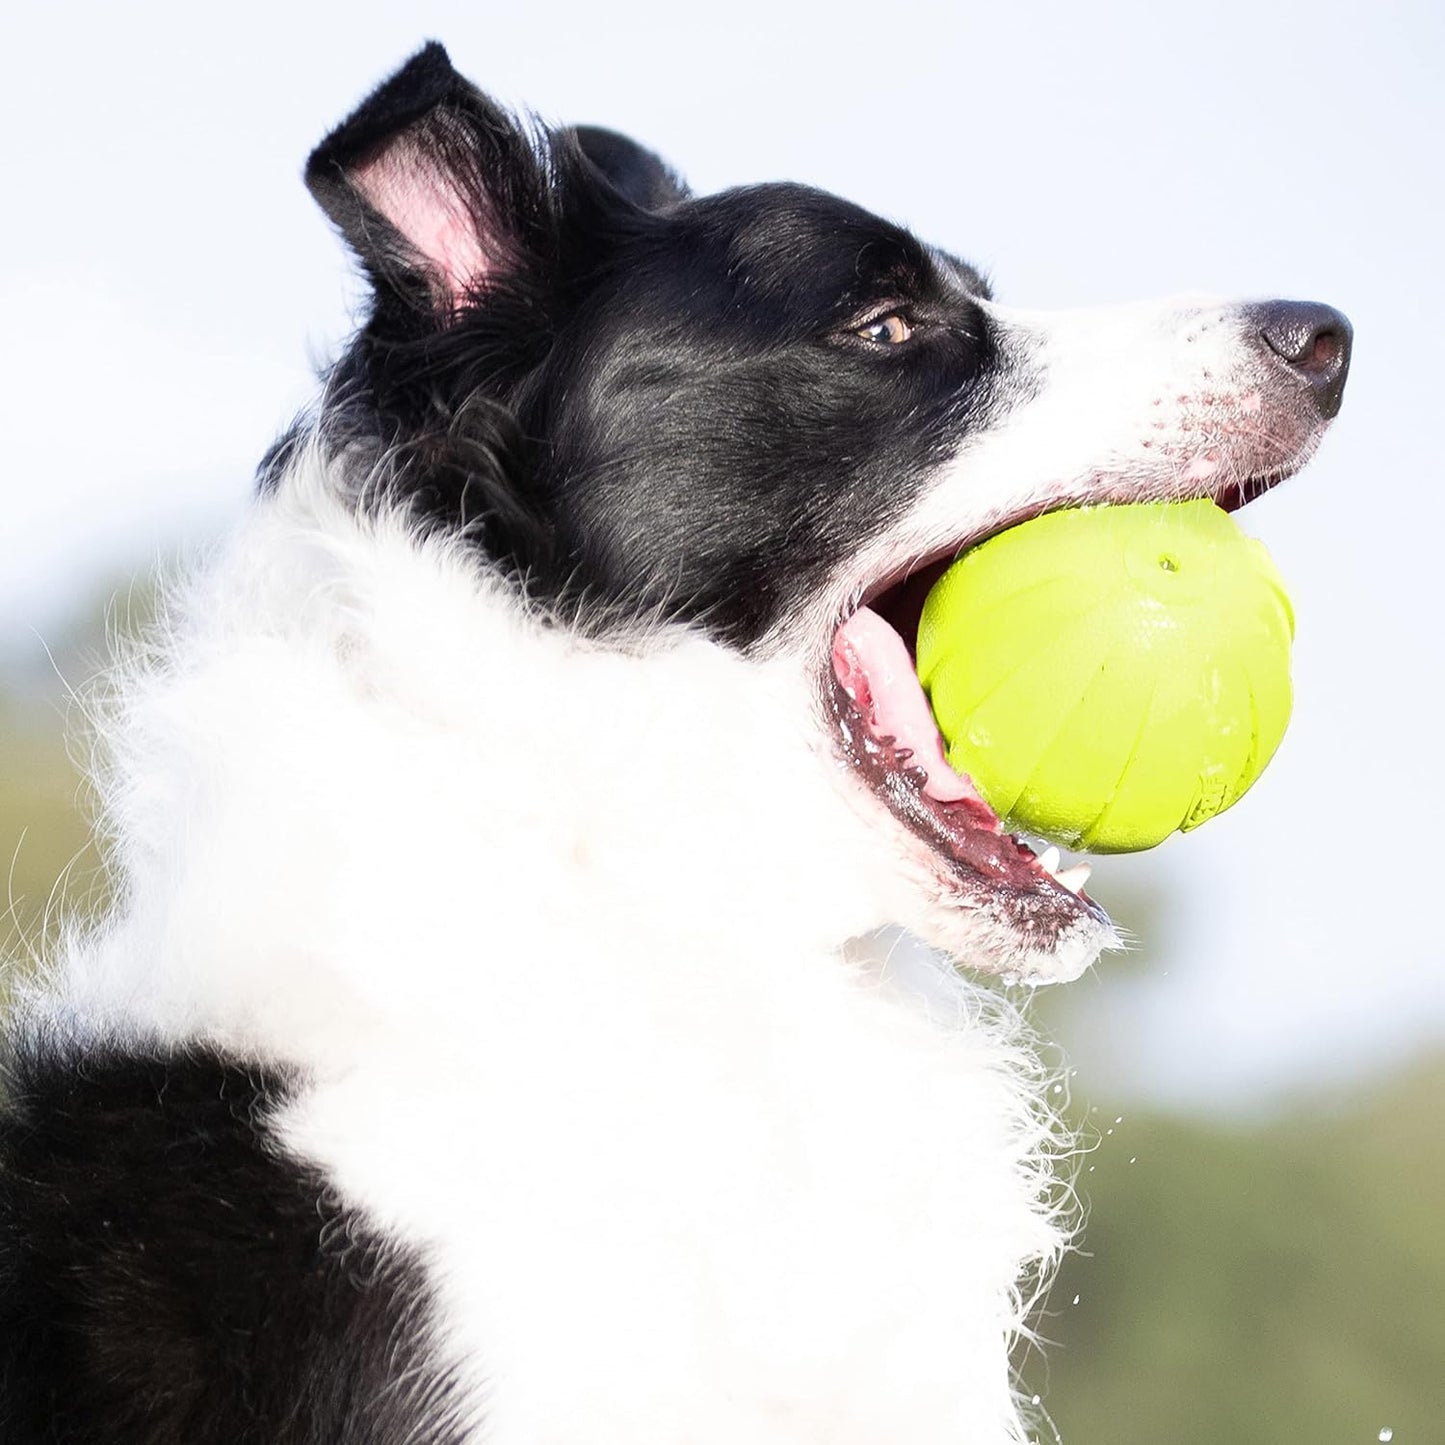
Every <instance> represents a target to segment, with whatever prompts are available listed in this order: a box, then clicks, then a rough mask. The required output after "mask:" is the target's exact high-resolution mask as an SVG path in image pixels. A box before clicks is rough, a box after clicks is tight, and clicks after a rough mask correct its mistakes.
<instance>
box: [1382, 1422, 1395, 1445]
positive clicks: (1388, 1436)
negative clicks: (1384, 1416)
mask: <svg viewBox="0 0 1445 1445" xmlns="http://www.w3.org/2000/svg"><path fill="white" fill-rule="evenodd" d="M1394 1438H1395V1432H1394V1431H1393V1430H1392V1429H1390V1427H1389V1426H1388V1425H1386V1426H1385V1428H1384V1429H1383V1430H1381V1431H1380V1439H1381V1440H1383V1441H1386V1442H1388V1441H1390V1440H1393V1439H1394Z"/></svg>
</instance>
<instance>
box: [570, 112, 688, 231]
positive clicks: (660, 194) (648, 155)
mask: <svg viewBox="0 0 1445 1445" xmlns="http://www.w3.org/2000/svg"><path fill="white" fill-rule="evenodd" d="M559 139H560V140H563V141H566V140H571V141H572V142H573V143H574V144H575V145H576V147H577V149H578V150H580V151H581V152H582V154H583V156H584V157H586V159H587V160H588V161H589V162H590V163H591V165H592V166H593V167H594V168H595V169H596V170H598V171H600V172H601V173H602V175H603V176H605V177H606V179H607V180H608V181H609V182H610V183H611V185H612V187H613V189H614V190H616V191H617V193H618V194H619V195H620V196H622V197H623V198H624V199H626V200H628V201H631V202H632V204H633V205H634V206H638V207H640V208H641V209H642V210H644V211H664V210H666V209H667V208H668V207H669V206H675V205H676V204H677V203H678V202H679V201H685V200H686V199H687V198H688V196H689V195H690V194H691V193H690V192H689V190H688V188H687V185H686V184H685V183H684V182H683V180H682V178H681V177H680V176H678V174H677V173H676V172H675V171H674V170H673V169H672V168H671V167H670V166H669V165H668V164H667V162H666V161H664V160H663V159H662V157H661V156H659V155H657V154H656V153H655V152H653V151H650V150H648V149H647V147H646V146H642V145H639V144H638V143H637V142H636V141H635V140H632V139H630V138H629V137H628V136H625V135H619V134H618V133H617V132H616V131H615V130H607V129H605V128H604V127H602V126H598V125H577V126H572V127H570V128H569V129H567V130H565V131H562V132H561V133H560V135H559Z"/></svg>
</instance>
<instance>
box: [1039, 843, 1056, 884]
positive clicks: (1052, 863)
mask: <svg viewBox="0 0 1445 1445" xmlns="http://www.w3.org/2000/svg"><path fill="white" fill-rule="evenodd" d="M1061 861H1062V860H1061V857H1060V854H1059V850H1058V849H1057V848H1055V847H1054V845H1053V844H1052V843H1050V844H1049V846H1048V847H1047V848H1045V849H1044V851H1043V852H1042V853H1040V854H1039V858H1038V863H1039V867H1040V868H1042V869H1043V870H1044V872H1045V873H1047V874H1048V875H1049V876H1050V877H1051V878H1057V877H1058V876H1059V863H1060V862H1061Z"/></svg>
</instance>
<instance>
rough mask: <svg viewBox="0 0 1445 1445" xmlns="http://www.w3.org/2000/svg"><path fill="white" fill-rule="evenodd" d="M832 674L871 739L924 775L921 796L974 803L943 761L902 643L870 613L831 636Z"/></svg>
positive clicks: (968, 786)
mask: <svg viewBox="0 0 1445 1445" xmlns="http://www.w3.org/2000/svg"><path fill="white" fill-rule="evenodd" d="M833 671H834V672H835V673H837V675H838V681H839V682H841V683H842V684H843V687H844V688H845V689H846V691H847V693H848V696H849V697H851V698H852V699H853V702H854V704H855V705H856V706H857V708H858V710H859V711H860V712H861V713H862V714H863V716H864V717H865V718H867V719H868V723H869V726H870V727H871V729H872V732H873V734H874V736H875V737H879V738H883V737H891V738H893V739H894V742H895V744H896V746H897V748H898V750H899V751H902V750H903V749H905V748H906V749H908V750H909V751H910V752H911V753H912V754H913V756H912V757H911V758H909V759H908V766H909V767H910V768H922V769H924V770H925V771H926V772H927V773H928V781H927V782H926V783H925V784H924V787H923V791H924V792H925V793H927V794H928V795H929V797H931V798H936V799H938V801H939V802H942V803H950V802H956V801H958V800H959V799H962V798H975V799H976V798H978V796H979V795H978V791H977V790H976V789H975V788H974V786H973V784H972V783H970V782H969V781H968V779H967V778H964V777H961V776H960V775H959V774H958V773H956V772H955V771H954V770H953V769H952V768H951V767H950V766H949V765H948V762H947V760H946V759H945V758H944V756H943V739H942V738H941V737H940V736H939V735H938V726H937V724H936V723H935V722H934V721H933V713H932V712H931V711H930V710H929V707H928V699H927V698H926V697H925V696H924V694H923V688H922V687H921V686H919V682H918V674H917V673H916V672H915V671H914V667H913V658H912V657H911V656H910V655H909V652H908V648H907V646H906V645H905V644H904V641H903V639H902V638H901V637H900V636H899V635H898V634H897V633H896V632H895V631H894V630H893V628H891V627H890V626H889V625H888V624H887V623H886V622H885V621H884V620H883V619H882V618H881V617H880V616H879V615H878V614H877V613H876V612H874V611H873V610H872V609H871V608H867V607H860V608H859V609H858V611H857V612H855V613H854V614H853V615H852V616H851V617H850V618H849V619H848V620H847V621H846V622H845V623H844V624H843V625H842V626H841V627H840V628H839V629H838V631H837V632H836V633H834V635H833Z"/></svg>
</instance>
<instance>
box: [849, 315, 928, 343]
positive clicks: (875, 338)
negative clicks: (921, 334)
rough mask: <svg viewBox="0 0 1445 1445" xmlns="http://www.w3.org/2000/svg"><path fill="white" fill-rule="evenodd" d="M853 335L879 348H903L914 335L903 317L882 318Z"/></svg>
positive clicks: (861, 327)
mask: <svg viewBox="0 0 1445 1445" xmlns="http://www.w3.org/2000/svg"><path fill="white" fill-rule="evenodd" d="M853 334H854V336H860V337H862V338H863V340H864V341H871V342H874V343H875V344H876V345H878V346H902V345H903V343H904V342H905V341H907V340H908V339H909V338H910V337H911V336H912V335H913V328H912V327H911V326H910V325H909V324H908V322H906V321H905V320H904V319H903V318H902V317H901V316H897V315H894V316H880V317H879V318H878V320H877V321H870V322H869V323H868V324H867V325H866V326H860V327H858V329H857V330H856V331H855V332H854V333H853Z"/></svg>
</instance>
